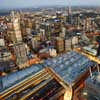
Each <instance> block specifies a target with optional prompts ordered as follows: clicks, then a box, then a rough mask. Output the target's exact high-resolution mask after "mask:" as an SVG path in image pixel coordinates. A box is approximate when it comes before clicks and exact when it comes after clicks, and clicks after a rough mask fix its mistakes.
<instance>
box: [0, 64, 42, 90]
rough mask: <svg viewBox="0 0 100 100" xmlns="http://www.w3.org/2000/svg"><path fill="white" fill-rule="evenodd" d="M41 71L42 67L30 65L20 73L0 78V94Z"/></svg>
mask: <svg viewBox="0 0 100 100" xmlns="http://www.w3.org/2000/svg"><path fill="white" fill-rule="evenodd" d="M42 69H43V66H42V65H39V64H38V65H32V66H31V67H29V68H26V69H23V70H21V71H17V72H13V73H11V74H9V75H7V76H4V77H1V78H0V92H1V91H3V90H5V89H7V88H9V87H11V86H12V85H15V84H17V83H18V82H20V81H22V80H24V79H25V78H27V77H29V76H31V75H34V74H36V73H37V72H39V71H40V70H42Z"/></svg>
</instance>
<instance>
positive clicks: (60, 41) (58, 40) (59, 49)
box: [56, 37, 64, 53]
mask: <svg viewBox="0 0 100 100" xmlns="http://www.w3.org/2000/svg"><path fill="white" fill-rule="evenodd" d="M56 49H57V52H58V53H61V52H63V51H64V39H63V38H60V37H57V38H56Z"/></svg>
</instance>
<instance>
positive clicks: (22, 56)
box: [13, 43, 28, 65]
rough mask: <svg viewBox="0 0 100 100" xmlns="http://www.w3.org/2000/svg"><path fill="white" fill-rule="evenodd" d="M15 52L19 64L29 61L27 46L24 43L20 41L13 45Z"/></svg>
mask: <svg viewBox="0 0 100 100" xmlns="http://www.w3.org/2000/svg"><path fill="white" fill-rule="evenodd" d="M13 49H14V54H15V55H16V63H17V65H21V64H24V63H26V62H27V60H28V57H27V47H26V44H24V43H18V44H15V45H13Z"/></svg>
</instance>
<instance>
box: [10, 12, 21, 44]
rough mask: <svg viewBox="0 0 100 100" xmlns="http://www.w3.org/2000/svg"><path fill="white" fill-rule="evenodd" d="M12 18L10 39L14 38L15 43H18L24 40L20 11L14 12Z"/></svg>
mask: <svg viewBox="0 0 100 100" xmlns="http://www.w3.org/2000/svg"><path fill="white" fill-rule="evenodd" d="M11 16H12V19H11V21H12V22H11V23H10V24H11V27H12V28H11V30H8V31H9V33H8V34H9V36H10V39H11V40H12V42H13V43H18V42H21V41H22V34H21V28H20V15H19V13H17V14H15V13H14V12H12V14H11Z"/></svg>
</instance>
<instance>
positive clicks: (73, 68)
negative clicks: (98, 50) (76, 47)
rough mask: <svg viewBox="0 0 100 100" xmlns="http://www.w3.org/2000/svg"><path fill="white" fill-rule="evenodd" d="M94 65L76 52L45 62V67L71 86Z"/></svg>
mask: <svg viewBox="0 0 100 100" xmlns="http://www.w3.org/2000/svg"><path fill="white" fill-rule="evenodd" d="M94 64H95V63H94V62H92V61H90V60H89V59H88V58H86V57H85V56H83V55H81V54H79V53H76V52H74V51H72V52H69V53H67V54H64V55H61V56H59V57H56V58H53V59H48V60H46V61H45V66H47V67H51V68H52V69H53V70H54V71H55V72H56V73H57V74H58V75H59V76H60V77H61V78H62V79H63V80H64V81H65V82H66V83H68V84H69V85H71V84H72V83H73V82H74V81H75V80H76V79H77V78H78V77H79V76H80V75H81V74H82V73H84V72H85V71H86V70H87V69H88V67H91V66H93V65H94Z"/></svg>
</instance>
